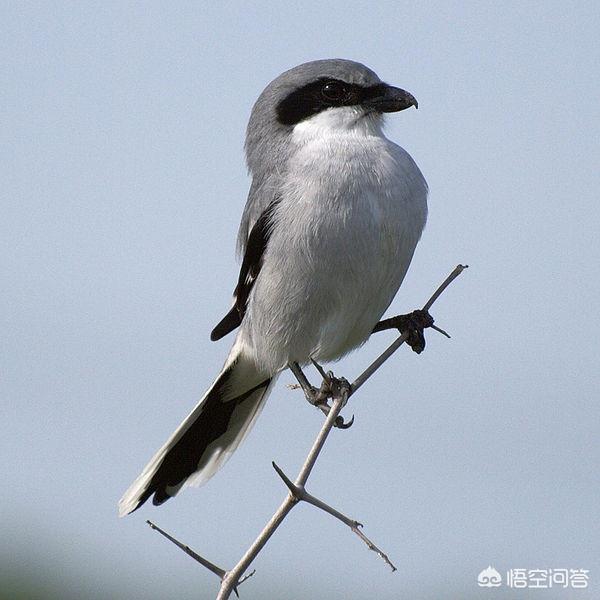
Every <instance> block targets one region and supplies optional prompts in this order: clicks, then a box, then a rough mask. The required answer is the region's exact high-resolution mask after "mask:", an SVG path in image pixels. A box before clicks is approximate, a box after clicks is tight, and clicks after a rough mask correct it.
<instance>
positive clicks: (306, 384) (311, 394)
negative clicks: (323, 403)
mask: <svg viewBox="0 0 600 600" xmlns="http://www.w3.org/2000/svg"><path fill="white" fill-rule="evenodd" d="M289 367H290V371H291V372H292V373H293V374H294V377H295V378H296V379H297V380H298V383H299V384H300V387H301V388H302V391H303V392H304V397H305V398H306V400H307V401H308V402H309V403H310V404H312V405H313V406H317V394H318V392H319V390H318V389H317V388H316V387H315V386H314V385H311V383H310V381H308V378H307V377H306V375H305V374H304V371H303V370H302V368H301V367H300V365H299V364H298V363H297V362H292V363H289Z"/></svg>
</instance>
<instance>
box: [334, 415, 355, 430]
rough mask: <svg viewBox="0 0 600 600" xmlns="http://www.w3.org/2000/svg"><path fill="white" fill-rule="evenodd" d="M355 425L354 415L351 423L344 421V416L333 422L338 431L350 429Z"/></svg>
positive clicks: (339, 416)
mask: <svg viewBox="0 0 600 600" xmlns="http://www.w3.org/2000/svg"><path fill="white" fill-rule="evenodd" d="M353 424H354V415H352V418H351V419H350V420H349V421H344V417H342V415H338V416H337V417H336V418H335V421H334V422H333V426H334V427H337V428H338V429H350V427H352V425H353Z"/></svg>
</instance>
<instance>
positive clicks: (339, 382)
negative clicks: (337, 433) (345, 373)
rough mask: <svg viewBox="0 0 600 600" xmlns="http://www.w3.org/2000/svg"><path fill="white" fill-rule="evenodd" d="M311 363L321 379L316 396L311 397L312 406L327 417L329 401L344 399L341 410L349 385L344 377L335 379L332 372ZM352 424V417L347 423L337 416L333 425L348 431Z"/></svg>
mask: <svg viewBox="0 0 600 600" xmlns="http://www.w3.org/2000/svg"><path fill="white" fill-rule="evenodd" d="M311 362H312V364H313V365H314V366H315V368H316V369H317V371H319V374H320V375H321V377H322V378H323V381H322V383H321V387H320V388H319V389H318V390H317V392H316V395H315V396H313V402H312V404H314V405H315V406H317V407H318V408H320V409H321V410H322V411H323V412H324V413H325V414H326V415H327V414H329V411H330V410H331V405H330V404H329V400H330V399H334V398H345V399H346V400H345V402H344V405H343V406H342V408H343V407H344V406H345V404H346V402H347V401H348V397H349V396H350V383H349V382H348V380H347V379H345V378H344V377H336V376H335V375H334V374H333V372H332V371H325V370H324V369H323V367H321V365H320V364H319V363H318V362H316V361H315V360H313V359H312V358H311ZM344 391H345V392H346V393H345V394H343V393H342V392H344ZM309 402H310V400H309ZM353 423H354V415H352V418H351V419H350V420H349V421H344V417H342V415H339V416H337V417H336V419H335V423H334V424H333V425H334V427H337V428H338V429H348V428H349V427H352V424H353Z"/></svg>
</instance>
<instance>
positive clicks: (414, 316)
mask: <svg viewBox="0 0 600 600" xmlns="http://www.w3.org/2000/svg"><path fill="white" fill-rule="evenodd" d="M432 326H433V317H432V316H431V315H430V314H429V312H427V311H426V310H413V312H411V313H408V314H407V315H398V316H396V317H392V318H391V319H384V320H383V321H379V323H377V325H375V327H374V328H373V333H377V332H378V331H385V330H386V329H397V330H398V331H399V332H400V333H407V334H408V337H407V338H406V343H407V344H408V345H409V346H410V347H411V348H412V349H413V352H416V353H417V354H421V352H423V350H424V349H425V335H424V333H423V332H424V330H425V329H427V328H428V327H432ZM438 331H439V330H438ZM446 335H447V334H446Z"/></svg>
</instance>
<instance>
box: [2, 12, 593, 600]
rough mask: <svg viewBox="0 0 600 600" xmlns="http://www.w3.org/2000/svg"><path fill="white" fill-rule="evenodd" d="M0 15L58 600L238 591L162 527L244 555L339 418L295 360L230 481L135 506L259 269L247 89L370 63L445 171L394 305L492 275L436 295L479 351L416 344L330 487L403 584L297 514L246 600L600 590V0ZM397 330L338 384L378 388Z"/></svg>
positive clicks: (32, 453) (341, 369)
mask: <svg viewBox="0 0 600 600" xmlns="http://www.w3.org/2000/svg"><path fill="white" fill-rule="evenodd" d="M0 13H1V17H2V18H1V19H0V39H2V42H1V46H0V53H1V54H2V60H1V61H0V64H1V65H2V66H1V67H0V69H1V70H0V77H1V81H0V89H1V90H2V91H1V92H0V93H1V101H0V105H1V107H2V108H1V111H2V119H1V120H0V128H1V131H2V139H3V140H4V143H3V144H2V150H1V152H2V160H1V163H0V164H1V166H0V170H1V172H2V180H3V186H2V187H3V194H2V196H3V200H2V207H3V210H2V212H3V218H2V219H1V220H0V230H1V236H0V240H1V243H2V252H1V254H0V261H1V263H2V264H1V267H2V268H1V271H0V272H1V273H2V279H3V282H2V294H1V296H0V302H1V308H2V310H1V313H0V314H1V316H2V321H3V325H4V327H3V335H2V338H1V341H0V348H1V351H2V377H1V381H0V386H1V387H0V389H1V390H2V406H3V419H2V435H1V438H0V439H1V441H0V449H1V450H2V454H3V456H4V460H3V461H2V462H3V469H2V472H3V475H4V480H5V491H4V495H3V502H2V510H1V511H0V532H1V534H2V537H3V544H2V546H3V549H2V550H1V551H0V552H1V554H0V556H1V557H2V558H1V564H2V570H3V571H5V574H4V575H3V576H2V577H3V579H4V580H5V581H9V580H10V579H11V578H15V577H17V575H16V574H18V572H19V571H20V570H24V571H26V572H28V573H35V578H36V579H37V580H38V581H40V582H41V586H42V588H44V590H45V591H40V592H39V594H38V595H39V597H40V598H49V597H51V593H50V588H51V585H54V584H55V583H56V581H59V582H60V584H56V585H60V586H62V587H63V588H64V590H67V591H62V592H60V593H59V595H58V596H57V597H67V596H68V594H69V593H71V594H72V595H73V597H89V598H118V599H121V598H123V599H125V598H127V599H135V598H140V599H141V598H146V599H147V598H157V599H158V598H175V597H176V598H194V599H204V598H206V599H210V598H212V597H214V596H215V594H216V584H217V582H216V580H214V579H213V578H212V576H210V574H209V573H207V572H205V571H203V570H201V569H200V568H199V567H196V566H195V565H194V563H193V562H191V560H190V559H189V558H187V557H186V556H184V555H183V553H181V552H179V551H176V549H175V548H173V547H171V546H170V545H169V544H167V543H166V542H165V541H163V540H162V539H160V538H159V537H158V536H157V535H156V534H153V533H152V532H151V531H149V530H148V529H147V528H146V526H145V525H144V521H145V519H146V518H150V519H152V520H155V521H156V522H157V523H158V524H159V525H161V526H162V527H164V528H166V529H168V530H170V531H172V532H173V533H174V534H176V535H178V536H180V537H181V538H182V539H184V540H185V541H186V542H187V543H189V544H190V545H191V546H192V547H194V548H195V549H197V550H198V551H199V552H201V553H204V554H206V555H207V557H209V558H210V559H211V560H214V561H215V562H217V563H219V564H222V565H224V566H230V565H232V564H233V563H234V562H235V561H236V560H237V558H239V556H240V555H241V553H242V552H243V550H244V549H245V548H246V546H247V545H248V544H249V542H250V541H251V540H252V539H253V538H254V536H255V535H256V533H257V532H258V531H259V530H260V529H261V528H262V526H263V524H264V522H265V521H266V520H267V519H268V517H269V516H270V514H271V513H272V511H273V510H274V509H275V508H276V506H278V504H279V502H280V501H281V499H282V498H283V495H284V489H283V487H282V485H281V482H280V481H279V480H278V478H277V477H276V475H275V473H274V472H273V471H272V469H271V466H270V463H271V460H276V461H277V462H278V464H279V465H281V466H282V467H283V468H284V469H285V470H286V471H288V472H290V473H294V472H295V471H296V470H297V468H298V467H299V465H300V464H301V462H302V459H303V457H304V455H305V453H306V451H307V449H308V447H309V445H310V442H311V440H312V438H313V437H314V435H315V434H316V431H317V429H318V427H319V423H320V415H319V414H318V413H317V412H316V411H314V410H312V409H311V408H310V407H309V406H307V405H306V403H305V402H304V401H303V400H302V399H301V397H300V395H299V393H298V392H293V391H290V390H288V389H287V388H286V387H285V384H287V383H291V382H292V379H291V377H289V376H287V375H284V376H282V378H281V379H280V383H279V384H278V386H277V388H276V390H275V391H274V393H273V394H272V396H271V398H270V401H269V403H268V405H267V407H266V409H265V411H264V412H263V415H262V416H261V418H260V420H259V422H258V423H257V426H256V428H255V429H254V430H253V432H252V434H251V435H250V436H249V438H248V439H247V441H246V442H245V443H244V445H243V446H242V447H241V448H240V449H239V451H238V452H237V453H236V455H235V457H234V458H233V459H232V460H231V461H230V463H229V464H228V465H227V467H226V468H225V469H224V470H223V471H222V472H220V473H219V475H218V476H217V477H215V478H214V480H212V481H211V482H210V483H209V484H208V485H207V486H205V487H203V488H201V489H199V490H196V489H190V490H186V491H185V492H184V493H182V494H181V495H180V496H178V497H177V498H176V499H175V500H173V501H171V502H169V503H167V504H166V505H164V506H163V507H161V508H160V509H156V508H152V507H145V508H144V509H142V510H140V511H138V512H137V513H136V514H134V515H133V516H130V517H128V518H126V519H121V520H119V519H117V517H116V502H117V500H118V499H119V497H120V495H121V493H122V492H123V491H124V489H125V488H126V487H127V486H128V484H129V483H130V481H131V480H132V478H133V477H135V476H136V475H137V474H138V472H139V470H140V468H141V467H142V466H143V465H144V464H145V462H146V460H147V459H148V458H149V457H150V456H151V455H152V453H153V452H154V450H155V449H156V448H157V447H158V446H159V445H160V444H161V443H162V442H163V441H164V439H165V438H166V437H167V436H168V435H169V434H170V432H171V431H172V429H173V428H174V427H175V426H176V425H177V424H178V423H179V421H180V420H181V419H182V418H183V417H184V416H185V415H186V414H187V412H188V411H189V410H190V408H191V407H192V406H193V405H194V404H195V402H196V401H197V399H198V398H199V397H200V396H201V395H202V393H203V391H204V390H205V389H206V387H207V386H208V385H209V384H210V382H211V381H212V379H213V377H214V375H215V374H216V372H217V371H218V370H219V368H220V366H221V364H222V362H223V360H224V358H225V356H226V354H227V350H228V344H229V343H230V340H229V339H225V340H222V341H221V342H219V343H216V344H215V343H211V342H210V341H209V339H208V335H209V332H210V330H211V329H212V327H213V326H214V325H215V323H216V322H217V321H218V320H219V319H220V318H221V317H222V315H223V314H224V311H225V310H226V309H227V308H228V307H229V302H230V297H231V292H232V289H233V286H234V283H235V281H236V278H237V264H236V261H235V255H234V249H235V235H236V232H237V226H238V222H239V218H240V215H241V211H242V208H243V205H244V202H245V198H246V193H247V189H248V184H249V180H248V177H247V175H246V171H245V166H244V157H243V141H244V131H245V126H246V122H247V119H248V116H249V111H250V109H251V106H252V104H253V102H254V100H255V99H256V97H257V96H258V94H259V93H260V91H261V90H262V89H263V87H264V86H265V85H266V84H267V83H268V82H269V81H270V80H271V79H273V78H274V77H275V76H277V75H278V74H279V73H280V72H282V71H283V70H285V69H287V68H289V67H291V66H294V65H296V64H299V63H301V62H304V61H306V60H311V59H316V58H329V57H343V58H351V59H354V60H359V61H361V62H364V63H365V64H367V65H369V66H370V67H371V68H373V69H374V70H375V71H377V73H378V74H379V75H380V76H381V77H382V78H383V79H385V80H386V81H388V82H390V83H393V84H395V85H398V86H400V87H403V88H404V89H407V90H409V91H411V92H412V93H413V94H414V95H415V96H416V97H417V98H418V100H419V111H406V112H403V113H400V114H397V115H392V116H390V118H389V119H388V128H387V131H388V135H389V137H390V138H391V139H393V140H395V141H397V142H398V143H399V144H401V145H402V146H403V147H405V148H406V149H407V150H408V151H409V152H410V153H411V154H412V155H413V157H414V158H415V160H416V161H417V163H418V164H419V166H420V167H421V169H422V171H423V173H424V174H425V176H426V178H427V180H428V183H429V186H430V218H429V223H428V226H427V229H426V231H425V233H424V236H423V238H422V241H421V244H420V246H419V248H418V250H417V253H416V256H415V259H414V261H413V264H412V266H411V269H410V271H409V274H408V276H407V278H406V281H405V283H404V285H403V287H402V290H401V291H400V293H399V294H398V296H397V298H396V300H395V301H394V303H393V305H392V307H390V310H389V314H395V313H397V312H407V311H409V310H411V309H413V308H416V307H418V306H420V305H422V304H423V301H424V300H425V299H426V298H427V297H428V296H429V295H430V293H431V291H432V290H433V289H434V288H435V287H436V286H437V284H438V283H439V282H440V281H441V280H442V279H443V277H445V275H446V274H447V273H448V272H449V271H450V270H451V269H452V268H453V267H454V265H455V264H457V263H458V262H466V263H468V264H469V265H470V269H469V271H468V272H467V273H465V274H464V275H463V276H462V277H461V278H460V279H459V280H458V281H457V282H456V283H455V284H454V285H453V286H452V288H451V289H450V290H448V292H447V294H446V295H445V296H444V297H443V298H442V299H440V301H439V302H438V304H437V305H436V307H435V310H434V316H435V317H436V319H437V321H438V323H439V325H440V326H441V327H443V328H445V329H447V330H448V331H449V332H450V333H451V334H452V336H453V338H452V340H451V341H450V340H446V339H444V338H442V337H441V336H439V335H435V334H430V335H429V336H428V347H427V350H426V352H425V353H424V354H423V355H421V356H416V355H413V354H412V353H410V352H409V351H407V350H405V349H401V351H399V352H398V354H397V355H396V356H395V357H394V358H393V359H392V360H391V361H389V362H388V363H387V364H386V365H385V367H384V368H383V369H382V370H381V372H380V373H379V374H378V375H377V376H376V377H375V378H373V379H372V380H371V381H370V382H369V384H368V385H367V386H365V387H364V388H363V390H361V392H360V394H358V395H357V396H356V397H354V398H352V400H351V406H349V407H348V409H347V410H348V412H349V413H354V414H355V417H356V423H355V425H354V426H353V427H352V429H350V430H348V431H345V432H335V435H334V436H333V438H332V439H331V440H330V441H329V443H328V446H327V448H326V450H325V452H324V454H323V456H322V459H321V460H320V462H319V464H318V465H317V468H316V470H315V472H314V476H313V478H312V479H311V483H310V489H311V490H312V491H314V493H315V494H317V495H319V496H321V497H323V498H324V499H325V500H327V501H329V502H331V503H332V504H335V505H336V506H338V507H339V508H340V509H341V510H344V511H345V512H347V513H348V514H350V515H352V516H353V517H355V518H358V519H359V520H361V521H362V522H364V523H365V526H366V532H367V534H368V535H371V536H372V538H373V539H374V540H375V541H376V542H377V543H379V544H380V545H381V546H382V547H383V548H384V549H385V550H386V551H387V552H388V554H389V555H390V557H391V558H392V560H394V562H395V563H396V564H397V565H398V567H399V569H398V572H397V573H395V574H393V575H391V574H390V573H388V571H387V570H386V567H385V566H384V565H383V563H380V561H378V559H377V558H376V557H375V556H374V555H373V554H372V553H369V552H368V551H367V550H366V549H365V548H364V547H363V546H362V544H361V543H360V542H359V541H358V540H356V539H354V538H353V536H352V535H351V534H350V533H349V532H348V531H346V530H345V529H344V528H343V527H342V526H341V525H340V524H339V523H337V522H335V521H334V520H333V519H330V518H327V517H326V516H325V515H323V514H320V513H318V512H316V511H315V510H312V509H311V508H310V507H304V506H301V507H299V508H298V509H296V510H295V511H294V513H292V515H291V517H290V518H289V521H287V522H286V523H284V525H283V526H282V528H281V530H280V531H279V532H278V533H277V535H276V536H275V537H274V538H273V540H272V541H271V542H270V543H269V546H268V547H267V549H266V550H265V552H264V554H262V555H261V556H260V558H259V559H258V561H257V562H256V565H255V566H256V568H257V574H256V576H255V577H254V578H253V580H251V581H250V582H248V583H247V584H245V585H244V588H243V590H242V592H243V597H244V598H246V599H247V600H252V599H253V598H285V599H290V600H295V599H297V598H298V599H299V598H307V597H312V598H323V597H331V598H334V597H335V598H338V597H339V598H367V597H369V598H375V597H376V598H381V599H397V598H419V599H429V598H446V597H448V598H451V597H458V596H459V595H460V597H463V598H480V597H481V598H488V597H494V598H495V597H510V591H509V590H507V589H499V590H495V591H489V590H480V589H479V588H478V587H477V585H476V583H475V581H476V577H477V574H478V573H479V572H480V571H481V570H482V569H483V568H485V567H487V566H488V564H491V565H494V566H495V567H496V568H497V569H498V570H500V571H502V570H506V569H509V568H517V567H523V568H529V569H535V568H541V569H543V568H565V567H566V568H583V569H590V588H589V589H588V590H581V591H579V592H578V593H577V596H575V597H577V598H592V597H597V596H598V589H600V588H599V586H600V569H599V567H600V564H599V561H598V557H599V556H600V543H599V541H598V540H600V531H599V527H598V523H599V522H600V519H599V518H598V495H599V492H600V486H599V482H598V475H597V474H598V464H599V459H600V447H599V445H598V435H599V426H600V409H599V408H598V387H599V386H598V384H599V383H600V382H599V375H598V374H599V373H600V369H599V368H598V367H599V365H598V352H597V345H598V339H599V335H600V328H599V326H598V318H597V316H596V314H595V309H596V302H597V298H598V296H599V294H600V285H599V283H598V282H599V280H600V278H599V277H598V262H599V258H600V256H599V254H600V253H599V244H598V233H597V232H598V216H599V209H598V190H599V188H600V185H599V184H600V170H599V168H598V165H599V164H600V156H599V154H600V153H599V150H598V139H599V131H598V123H599V117H600V114H599V113H600V110H599V108H598V106H599V104H598V97H599V92H600V85H599V83H598V62H599V60H600V53H599V44H598V41H597V38H598V35H597V33H598V30H599V26H600V9H599V8H598V6H597V3H592V2H578V3H573V4H572V5H565V4H564V3H560V2H552V1H548V2H530V3H515V2H505V3H502V4H497V3H488V2H482V3H469V2H466V3H465V2H460V3H459V2H456V3H453V2H443V3H442V2H437V3H436V2H418V3H416V2H415V3H402V4H399V3H395V2H381V3H377V5H373V4H371V3H361V2H330V3H327V4H325V5H324V4H322V3H317V2H310V1H309V2H304V3H302V4H301V5H297V6H292V5H282V6H278V7H276V8H274V6H273V5H272V3H265V2H263V3H260V2H259V3H253V4H252V5H248V4H246V3H235V2H231V3H229V2H224V3H219V4H218V5H217V4H215V5H214V6H211V7H206V6H204V5H203V4H201V3H191V2H190V3H184V2H176V3H170V4H169V5H167V4H166V3H152V2H148V3H123V2H107V3H102V4H97V3H90V2H81V3H67V2H56V3H44V2H39V3H33V2H19V3H17V2H6V3H4V4H3V6H2V7H1V8H0ZM391 339H392V334H380V336H379V337H376V338H374V339H373V340H372V341H371V342H370V343H369V344H368V345H367V346H365V347H364V348H363V349H361V350H360V351H359V352H357V353H355V354H353V355H352V356H350V357H348V358H346V359H344V360H343V361H341V362H340V363H338V364H337V365H335V371H336V372H337V373H338V374H340V375H345V376H347V377H349V378H352V377H353V376H354V375H356V374H357V373H358V372H359V371H360V370H361V368H362V367H363V366H364V365H365V364H367V363H368V362H369V361H370V360H371V359H372V358H373V357H374V356H375V355H376V354H377V353H378V351H380V350H381V349H383V348H384V347H385V345H386V344H387V343H388V342H389V341H391ZM28 577H32V578H33V575H28ZM7 585H8V584H7ZM7 589H8V587H7ZM594 590H595V591H594ZM536 593H538V594H539V596H540V598H542V597H543V599H544V600H547V599H551V598H566V597H567V596H566V595H565V592H563V591H560V590H556V589H554V590H545V591H541V590H540V591H539V592H536ZM36 597H37V596H36Z"/></svg>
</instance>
